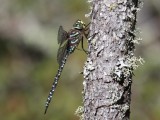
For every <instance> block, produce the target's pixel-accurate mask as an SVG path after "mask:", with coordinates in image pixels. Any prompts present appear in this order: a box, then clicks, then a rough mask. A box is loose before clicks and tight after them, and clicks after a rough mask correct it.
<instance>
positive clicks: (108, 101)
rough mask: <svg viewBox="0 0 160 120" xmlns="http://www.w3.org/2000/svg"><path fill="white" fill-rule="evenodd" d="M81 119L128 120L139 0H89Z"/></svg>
mask: <svg viewBox="0 0 160 120" xmlns="http://www.w3.org/2000/svg"><path fill="white" fill-rule="evenodd" d="M89 2H91V4H92V8H91V13H90V14H89V15H90V17H91V24H90V35H93V34H94V35H95V36H94V37H91V38H90V39H89V40H88V44H89V54H88V57H87V62H86V63H85V66H84V79H85V80H84V98H83V100H84V101H83V102H84V114H83V117H84V120H129V118H130V102H131V84H132V75H133V70H134V68H135V66H136V64H135V62H136V57H135V56H134V49H135V46H134V39H135V34H134V30H135V24H136V14H137V6H138V0H90V1H89Z"/></svg>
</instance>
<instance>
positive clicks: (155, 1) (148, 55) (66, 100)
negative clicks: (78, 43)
mask: <svg viewBox="0 0 160 120" xmlns="http://www.w3.org/2000/svg"><path fill="white" fill-rule="evenodd" d="M159 6H160V1H159V0H152V1H150V0H145V3H144V7H143V8H142V10H141V11H140V12H139V13H138V23H137V26H138V28H140V29H141V31H142V33H141V34H140V36H141V37H142V39H143V40H142V41H141V44H140V45H138V46H137V50H136V55H137V56H141V57H143V58H144V60H145V61H146V62H145V64H144V65H143V66H140V67H139V68H138V69H137V70H136V71H135V76H134V78H133V85H132V104H131V119H132V120H135V119H136V120H141V119H143V120H160V95H159V90H160V55H159V53H160V7H159ZM88 12H89V8H88V4H87V2H86V1H85V0H0V120H40V119H41V120H42V119H46V120H53V119H54V120H78V119H79V118H78V117H77V116H76V115H74V113H75V111H76V109H77V108H78V106H80V105H82V94H81V92H82V89H83V86H82V82H83V76H82V75H80V74H79V72H81V71H82V70H83V65H84V62H85V60H86V54H85V53H84V52H82V51H77V50H76V51H75V52H74V54H72V55H70V57H69V59H68V61H67V64H66V65H65V68H64V70H63V73H62V76H61V79H60V82H59V84H58V87H57V89H56V92H55V94H54V97H53V100H52V102H51V104H50V107H49V109H48V112H47V114H46V115H45V116H44V114H43V113H44V104H45V101H46V99H47V96H48V93H49V90H50V88H51V84H52V82H53V78H54V75H55V74H56V72H57V69H58V64H57V61H56V56H57V49H58V44H57V31H58V28H59V26H60V25H63V27H64V28H65V30H69V29H70V28H71V27H72V24H73V23H74V22H75V21H76V20H77V19H82V20H83V21H85V22H86V23H88V21H89V19H87V18H85V17H84V15H85V14H86V13H88ZM86 46H87V44H86Z"/></svg>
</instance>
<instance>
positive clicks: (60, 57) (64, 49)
mask: <svg viewBox="0 0 160 120" xmlns="http://www.w3.org/2000/svg"><path fill="white" fill-rule="evenodd" d="M67 47H68V43H66V44H65V45H64V46H63V47H61V46H60V47H59V49H58V52H57V62H58V64H59V65H61V62H62V60H63V58H64V56H65V55H66V54H67Z"/></svg>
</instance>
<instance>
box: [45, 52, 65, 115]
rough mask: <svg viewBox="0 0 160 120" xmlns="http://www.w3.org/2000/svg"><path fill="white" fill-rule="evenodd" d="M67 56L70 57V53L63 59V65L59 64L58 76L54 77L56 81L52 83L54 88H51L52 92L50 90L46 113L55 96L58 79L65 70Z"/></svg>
mask: <svg viewBox="0 0 160 120" xmlns="http://www.w3.org/2000/svg"><path fill="white" fill-rule="evenodd" d="M67 57H68V54H66V56H65V57H64V59H63V60H62V62H61V65H59V69H58V72H57V74H56V76H55V77H54V82H53V84H52V88H51V90H50V92H49V95H48V98H47V101H46V105H45V107H46V108H45V112H44V114H45V113H46V112H47V109H48V106H49V103H50V102H51V99H52V96H53V94H54V91H55V89H56V86H57V84H58V80H59V78H60V76H61V73H62V70H63V68H64V65H65V63H66V60H67Z"/></svg>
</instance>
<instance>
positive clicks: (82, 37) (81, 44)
mask: <svg viewBox="0 0 160 120" xmlns="http://www.w3.org/2000/svg"><path fill="white" fill-rule="evenodd" d="M81 45H82V49H83V51H84V52H85V53H86V54H88V53H89V52H88V51H87V50H85V49H84V46H83V37H82V42H81Z"/></svg>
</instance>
